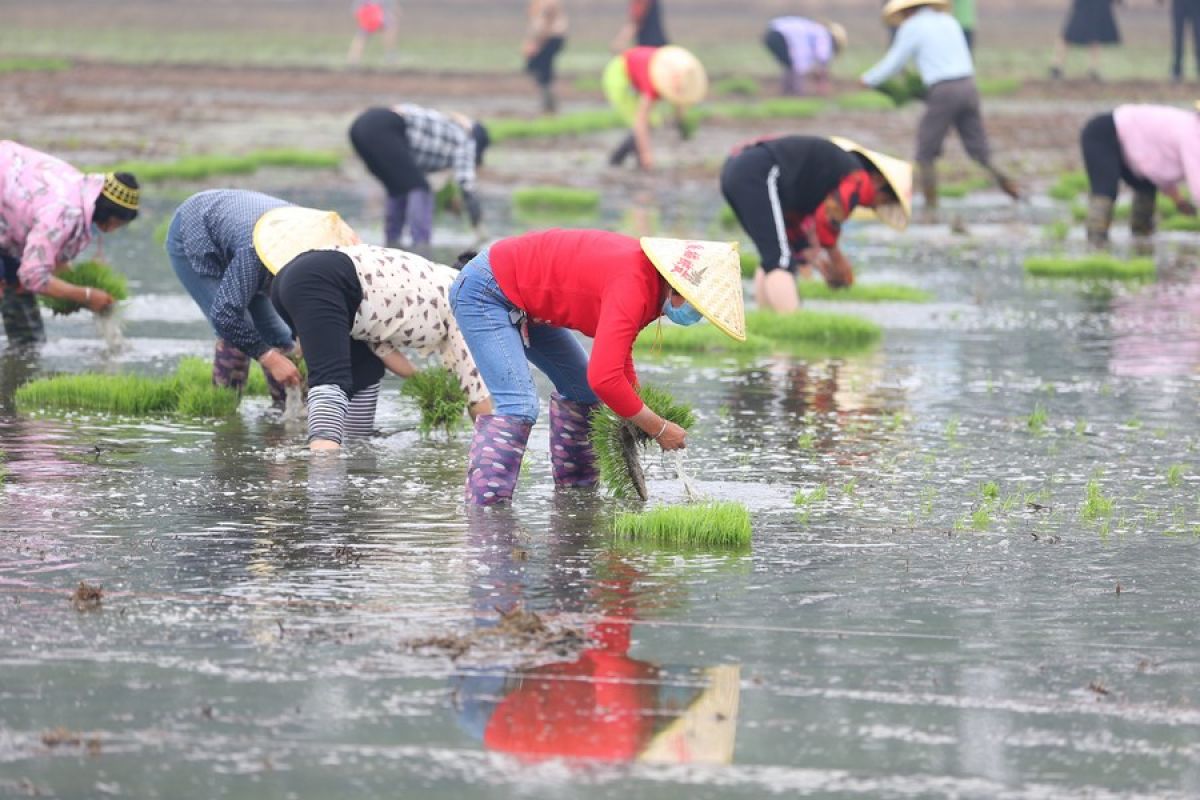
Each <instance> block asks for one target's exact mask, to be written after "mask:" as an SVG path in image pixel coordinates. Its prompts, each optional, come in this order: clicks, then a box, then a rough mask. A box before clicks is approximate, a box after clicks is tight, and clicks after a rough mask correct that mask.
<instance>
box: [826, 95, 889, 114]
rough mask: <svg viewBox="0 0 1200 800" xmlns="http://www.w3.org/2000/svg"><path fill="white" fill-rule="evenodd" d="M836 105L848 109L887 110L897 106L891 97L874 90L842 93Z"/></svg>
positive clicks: (835, 101)
mask: <svg viewBox="0 0 1200 800" xmlns="http://www.w3.org/2000/svg"><path fill="white" fill-rule="evenodd" d="M834 105H836V106H837V107H838V108H840V109H843V110H846V111H887V110H889V109H893V108H895V107H896V104H895V103H894V102H893V101H892V99H891V98H890V97H888V96H887V95H884V94H881V93H879V92H877V91H874V90H869V91H861V92H851V93H850V94H843V95H840V96H839V97H838V98H837V99H836V100H834Z"/></svg>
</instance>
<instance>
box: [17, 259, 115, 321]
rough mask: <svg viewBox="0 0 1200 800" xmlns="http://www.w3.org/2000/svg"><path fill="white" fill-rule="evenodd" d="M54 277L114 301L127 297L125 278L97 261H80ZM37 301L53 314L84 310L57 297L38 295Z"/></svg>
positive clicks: (77, 304) (78, 305)
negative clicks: (102, 293)
mask: <svg viewBox="0 0 1200 800" xmlns="http://www.w3.org/2000/svg"><path fill="white" fill-rule="evenodd" d="M55 277H56V278H59V279H60V280H64V281H66V282H67V283H72V284H74V285H76V286H88V287H91V288H93V289H100V290H102V291H105V292H108V293H109V294H111V295H112V297H113V299H114V300H125V299H126V298H128V297H129V287H128V284H127V283H126V280H125V276H124V275H122V274H121V273H119V272H117V271H115V270H114V269H113V268H112V267H110V266H108V265H107V264H102V263H100V262H99V261H81V262H79V263H78V264H75V265H74V266H73V267H71V268H70V269H68V270H64V271H63V272H59V273H56V274H55ZM39 299H40V300H41V303H42V305H43V306H45V307H46V308H48V309H49V310H51V311H53V312H54V313H55V314H74V313H75V312H76V311H79V310H80V309H81V308H84V306H82V305H80V304H79V303H72V302H71V301H69V300H62V299H60V298H58V297H47V296H46V295H40V296H39Z"/></svg>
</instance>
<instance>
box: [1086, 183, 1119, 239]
mask: <svg viewBox="0 0 1200 800" xmlns="http://www.w3.org/2000/svg"><path fill="white" fill-rule="evenodd" d="M1112 218H1113V201H1112V198H1110V197H1104V196H1103V195H1098V194H1093V195H1090V196H1089V197H1088V209H1087V241H1088V245H1089V246H1091V247H1093V248H1096V249H1102V248H1105V247H1108V229H1109V228H1110V227H1111V226H1112Z"/></svg>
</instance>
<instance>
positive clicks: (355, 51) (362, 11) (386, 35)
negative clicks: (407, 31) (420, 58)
mask: <svg viewBox="0 0 1200 800" xmlns="http://www.w3.org/2000/svg"><path fill="white" fill-rule="evenodd" d="M399 16H400V10H399V9H398V8H397V7H396V4H395V0H354V24H355V27H356V30H355V31H354V38H353V39H351V40H350V52H349V53H347V54H346V61H347V63H350V64H357V63H358V62H360V61H362V57H363V51H364V50H366V47H367V40H368V39H370V38H371V37H372V36H374V35H376V34H379V35H380V36H381V37H382V38H383V47H384V52H385V54H386V55H387V57H388V58H391V57H392V56H393V55H394V54H395V52H396V31H397V28H396V19H397V17H399Z"/></svg>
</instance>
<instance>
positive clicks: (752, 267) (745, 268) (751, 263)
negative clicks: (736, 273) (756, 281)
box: [738, 251, 762, 278]
mask: <svg viewBox="0 0 1200 800" xmlns="http://www.w3.org/2000/svg"><path fill="white" fill-rule="evenodd" d="M738 258H740V259H741V262H742V277H743V278H753V277H754V273H755V272H756V271H757V270H758V265H759V264H761V263H762V259H760V258H759V257H758V253H747V252H744V251H738Z"/></svg>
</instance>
